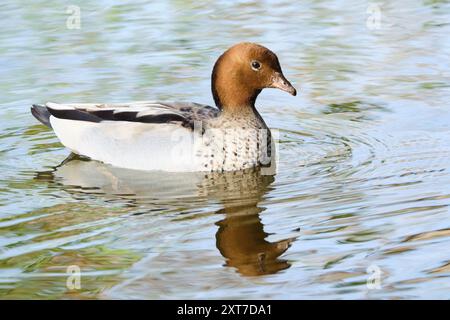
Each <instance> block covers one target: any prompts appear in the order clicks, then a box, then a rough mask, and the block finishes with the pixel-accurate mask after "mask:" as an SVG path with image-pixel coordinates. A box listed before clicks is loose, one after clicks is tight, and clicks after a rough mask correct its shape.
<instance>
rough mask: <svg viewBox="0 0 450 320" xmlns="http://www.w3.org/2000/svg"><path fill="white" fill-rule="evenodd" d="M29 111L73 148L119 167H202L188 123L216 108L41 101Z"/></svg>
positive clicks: (210, 116)
mask: <svg viewBox="0 0 450 320" xmlns="http://www.w3.org/2000/svg"><path fill="white" fill-rule="evenodd" d="M32 113H33V115H34V116H35V117H36V118H37V119H38V120H39V121H41V122H42V123H44V124H46V125H48V126H51V127H52V128H53V130H54V131H55V133H56V135H57V136H58V138H59V139H60V141H61V143H62V144H63V145H65V146H66V147H67V148H69V149H70V150H72V151H73V152H74V153H77V154H80V155H83V156H87V157H90V158H92V159H94V160H99V161H102V162H105V163H109V164H111V165H114V166H117V167H122V168H129V169H138V170H163V171H174V172H176V171H201V170H202V167H203V166H202V165H201V164H199V163H198V161H195V152H194V150H193V147H194V141H195V139H196V138H195V136H196V135H197V134H198V132H197V131H196V130H194V127H195V124H196V123H197V122H202V121H205V120H207V119H213V118H215V117H217V116H218V114H219V110H218V109H217V108H214V107H211V106H207V105H200V104H196V103H180V102H170V103H161V102H134V103H125V104H55V103H47V104H46V105H45V106H38V105H34V106H33V108H32ZM203 168H204V167H203ZM203 170H204V169H203Z"/></svg>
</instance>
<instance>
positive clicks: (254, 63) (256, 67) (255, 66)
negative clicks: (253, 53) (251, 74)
mask: <svg viewBox="0 0 450 320" xmlns="http://www.w3.org/2000/svg"><path fill="white" fill-rule="evenodd" d="M252 69H253V70H255V71H258V70H259V69H261V63H260V62H259V61H256V60H253V61H252Z"/></svg>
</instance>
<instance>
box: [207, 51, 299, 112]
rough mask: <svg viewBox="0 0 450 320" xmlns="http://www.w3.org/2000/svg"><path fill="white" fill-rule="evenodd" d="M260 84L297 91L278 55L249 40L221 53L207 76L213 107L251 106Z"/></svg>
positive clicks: (265, 86)
mask: <svg viewBox="0 0 450 320" xmlns="http://www.w3.org/2000/svg"><path fill="white" fill-rule="evenodd" d="M264 88H278V89H280V90H283V91H286V92H289V93H290V94H292V95H293V96H295V95H296V94H297V91H296V90H295V88H294V87H293V86H292V85H291V83H290V82H289V81H288V80H287V79H286V78H285V77H284V75H283V72H282V71H281V66H280V63H279V62H278V58H277V56H276V55H275V53H273V52H272V51H270V50H269V49H267V48H265V47H263V46H261V45H258V44H255V43H249V42H243V43H239V44H236V45H234V46H233V47H231V48H230V49H228V50H227V51H225V53H223V54H222V55H221V56H220V57H219V59H218V60H217V62H216V64H215V65H214V69H213V72H212V77H211V89H212V94H213V96H214V102H215V103H216V105H217V107H219V108H220V109H224V110H236V109H239V108H241V107H253V106H254V104H255V100H256V97H257V96H258V94H259V93H260V92H261V90H262V89H264Z"/></svg>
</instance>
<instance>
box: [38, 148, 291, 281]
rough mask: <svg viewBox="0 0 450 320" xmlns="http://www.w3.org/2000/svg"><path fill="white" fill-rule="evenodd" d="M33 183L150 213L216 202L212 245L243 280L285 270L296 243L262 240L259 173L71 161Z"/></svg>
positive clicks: (265, 185) (266, 183)
mask: <svg viewBox="0 0 450 320" xmlns="http://www.w3.org/2000/svg"><path fill="white" fill-rule="evenodd" d="M36 179H38V180H45V181H47V182H52V183H54V184H57V185H58V186H60V187H61V188H63V189H64V190H66V191H67V192H70V193H72V194H73V193H75V194H76V195H80V194H81V193H83V194H96V197H100V196H101V197H106V198H107V200H108V201H110V200H111V199H115V200H117V199H119V200H120V199H126V200H127V204H132V205H133V206H139V208H142V207H145V208H148V209H152V207H153V205H156V204H159V205H161V204H164V207H165V208H176V207H177V206H179V203H180V201H181V202H182V203H183V206H184V207H186V206H188V207H190V206H195V207H198V206H199V204H203V205H204V203H205V200H207V201H209V200H213V201H216V202H217V201H218V202H220V203H221V204H222V206H223V208H222V209H220V210H218V211H216V213H217V214H220V215H223V216H224V218H223V219H222V220H220V221H218V222H217V223H216V225H217V226H218V231H217V233H216V245H217V249H218V250H219V252H220V253H221V255H222V256H223V257H224V258H225V260H226V263H225V265H226V266H229V267H234V268H236V270H237V271H238V272H239V273H240V274H242V275H245V276H258V275H266V274H273V273H276V272H279V271H281V270H284V269H287V268H289V267H290V263H289V262H288V261H287V260H285V259H281V258H279V257H280V256H281V255H282V254H283V253H284V252H285V251H286V250H287V249H288V248H289V247H290V245H291V243H292V242H293V241H294V240H295V238H289V239H285V240H280V241H276V242H269V241H267V240H266V238H267V236H268V235H269V234H268V233H266V232H265V231H264V225H263V223H262V222H261V217H260V213H261V212H263V211H264V210H265V208H264V207H261V206H259V203H260V202H261V201H262V200H263V198H264V196H265V194H266V193H267V192H268V191H269V190H270V189H271V184H272V182H273V181H274V177H273V176H268V175H262V174H261V173H260V171H259V170H256V169H255V170H246V171H239V172H226V173H208V174H204V173H176V174H175V173H165V172H140V171H134V170H128V169H120V168H114V167H112V166H109V165H105V164H102V163H99V162H96V161H88V160H86V159H83V158H80V157H78V156H74V155H71V156H70V157H69V158H67V159H66V160H64V161H63V163H61V164H60V165H59V166H57V167H56V168H54V170H52V171H47V172H40V173H38V174H37V176H36ZM182 198H183V199H184V200H180V199H182ZM189 199H195V201H189ZM199 201H200V202H199ZM150 211H151V210H150Z"/></svg>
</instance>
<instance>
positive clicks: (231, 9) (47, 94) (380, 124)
mask: <svg viewBox="0 0 450 320" xmlns="http://www.w3.org/2000/svg"><path fill="white" fill-rule="evenodd" d="M77 3H78V4H79V6H80V9H81V29H68V28H66V19H67V18H68V17H69V14H67V13H66V5H67V4H66V3H63V2H60V1H33V3H32V4H25V3H24V2H23V1H6V2H5V1H3V2H2V4H0V21H1V22H0V23H1V26H2V28H1V29H2V32H1V33H0V70H1V74H2V76H1V78H0V92H1V95H0V119H1V120H2V121H1V122H0V171H1V179H0V297H1V298H8V299H14V298H41V299H48V298H83V299H84V298H101V299H103V298H114V299H115V298H138V299H143V298H144V299H147V298H208V299H212V298H287V299H295V298H307V299H311V298H333V299H351V298H358V299H367V298H369V299H370V298H385V299H408V298H439V299H446V298H449V297H450V278H449V276H450V250H449V247H450V212H449V205H450V171H449V170H450V160H449V157H450V111H449V108H450V58H449V57H450V41H449V34H450V22H449V21H450V4H449V3H448V1H432V0H423V1H395V2H389V1H388V2H384V4H383V5H382V6H381V7H380V10H381V16H380V17H381V20H380V21H379V24H377V21H378V20H376V19H377V17H378V15H377V11H376V9H377V8H376V7H375V9H374V7H373V3H370V2H365V1H351V0H348V1H301V2H300V1H285V0H280V1H254V2H253V1H236V2H234V1H233V2H230V1H214V2H208V3H205V4H202V3H201V2H199V1H177V0H174V1H152V2H150V1H148V2H146V1H140V2H133V3H132V2H131V1H130V2H128V3H127V2H122V4H120V5H119V4H116V5H112V4H110V2H109V1H97V2H92V1H89V2H88V1H77ZM374 10H375V11H374ZM374 19H375V20H374ZM244 40H245V41H255V42H260V43H262V44H264V45H266V46H268V47H269V48H271V49H273V50H274V51H275V52H276V53H277V54H278V56H279V58H280V61H281V64H282V66H283V69H284V73H285V75H286V77H287V78H288V79H290V80H291V82H292V83H293V84H294V85H295V86H296V87H297V88H299V89H300V92H299V93H300V94H299V95H298V96H297V97H291V96H289V95H287V94H285V93H282V92H280V91H275V90H266V91H265V92H263V93H262V94H261V96H260V98H259V99H258V108H259V110H260V112H261V113H262V115H263V117H264V119H265V120H266V122H267V123H268V124H269V126H270V127H271V128H273V129H278V130H279V142H280V143H279V162H280V165H279V168H278V173H277V174H276V175H274V176H264V175H261V174H259V173H258V172H236V173H228V174H214V175H213V174H210V175H204V174H167V173H157V172H136V171H130V170H123V169H117V168H113V167H110V166H108V165H104V164H101V163H98V162H95V161H87V160H85V159H79V158H74V159H68V160H67V161H64V160H65V159H66V158H67V156H68V155H69V152H68V151H67V150H66V149H65V148H64V147H62V145H61V144H60V143H59V142H58V140H57V139H56V137H55V135H54V134H53V133H52V131H50V130H49V129H47V128H46V127H44V126H42V125H40V124H38V122H37V121H36V120H35V119H34V118H33V117H32V116H31V115H30V113H29V106H30V104H32V103H36V102H38V103H39V102H46V101H55V102H120V101H130V100H165V99H169V100H185V101H195V102H199V103H207V104H213V101H212V98H211V95H210V90H209V81H210V80H209V76H210V72H211V68H212V65H213V63H214V61H215V59H216V57H217V56H218V55H219V54H220V53H221V52H222V51H223V50H225V49H226V48H227V47H229V46H230V45H232V44H233V43H235V42H239V41H244ZM69 266H78V267H79V268H80V270H81V284H80V285H81V288H80V289H77V288H72V289H71V288H70V286H69V287H67V285H66V284H67V280H68V276H69V275H71V273H70V272H69V273H68V269H67V268H68V267H69ZM75 268H76V267H75ZM70 270H76V269H73V268H72V269H69V271H70ZM377 275H379V277H378V278H377ZM377 279H379V281H378V280H377ZM368 283H369V286H368V285H367V284H368ZM69 284H74V282H70V279H69ZM378 285H379V289H373V288H374V287H377V286H378Z"/></svg>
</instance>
